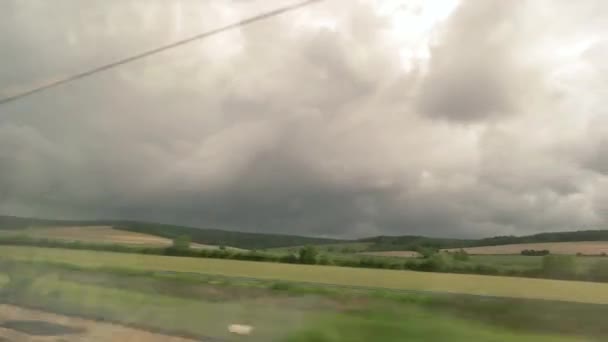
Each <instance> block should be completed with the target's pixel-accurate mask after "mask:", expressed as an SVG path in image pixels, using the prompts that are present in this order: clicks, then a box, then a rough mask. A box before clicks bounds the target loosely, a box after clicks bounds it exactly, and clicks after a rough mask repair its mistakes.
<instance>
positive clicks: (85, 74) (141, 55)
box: [0, 0, 323, 105]
mask: <svg viewBox="0 0 608 342" xmlns="http://www.w3.org/2000/svg"><path fill="white" fill-rule="evenodd" d="M321 1H323V0H307V1H304V2H299V3H295V4H293V5H289V6H284V7H281V8H278V9H275V10H272V11H270V12H265V13H261V14H258V15H256V16H253V17H250V18H247V19H243V20H240V21H238V22H236V23H233V24H229V25H227V26H223V27H220V28H217V29H214V30H211V31H207V32H204V33H201V34H197V35H195V36H192V37H190V38H186V39H183V40H179V41H176V42H174V43H171V44H168V45H164V46H161V47H158V48H155V49H151V50H148V51H144V52H141V53H139V54H136V55H133V56H130V57H126V58H123V59H120V60H117V61H114V62H112V63H108V64H104V65H101V66H99V67H96V68H94V69H90V70H87V71H84V72H81V73H78V74H74V75H72V76H68V77H66V78H62V79H60V80H57V81H54V82H51V83H47V84H44V85H42V86H39V87H36V88H33V89H30V90H27V91H24V92H21V93H18V94H16V95H12V96H9V97H5V98H3V99H0V105H3V104H6V103H9V102H13V101H16V100H19V99H22V98H25V97H27V96H30V95H33V94H36V93H40V92H42V91H45V90H47V89H50V88H54V87H57V86H60V85H63V84H66V83H69V82H73V81H76V80H79V79H81V78H85V77H89V76H91V75H94V74H96V73H99V72H102V71H106V70H109V69H113V68H116V67H118V66H121V65H124V64H127V63H131V62H134V61H136V60H139V59H142V58H146V57H149V56H151V55H154V54H157V53H160V52H163V51H166V50H169V49H173V48H176V47H179V46H181V45H185V44H188V43H191V42H193V41H196V40H201V39H205V38H208V37H210V36H214V35H217V34H219V33H223V32H226V31H230V30H233V29H236V28H239V27H242V26H245V25H249V24H253V23H255V22H258V21H262V20H265V19H268V18H271V17H274V16H277V15H280V14H284V13H286V12H291V11H294V10H297V9H300V8H302V7H305V6H308V5H312V4H313V3H316V2H321Z"/></svg>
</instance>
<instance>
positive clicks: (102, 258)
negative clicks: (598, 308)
mask: <svg viewBox="0 0 608 342" xmlns="http://www.w3.org/2000/svg"><path fill="white" fill-rule="evenodd" d="M0 257H2V258H6V259H13V260H26V261H47V262H59V263H66V264H72V265H78V266H83V267H89V268H96V267H97V268H99V267H110V268H117V267H119V268H123V269H132V270H156V271H175V272H195V273H204V274H219V275H226V276H234V277H249V278H261V279H277V280H287V281H294V282H313V283H320V284H335V285H345V286H361V287H378V288H387V289H399V290H414V291H434V292H448V293H464V294H475V295H487V296H501V297H519V298H536V299H549V300H563V301H573V302H584V303H597V304H608V284H605V283H587V282H577V281H557V280H546V279H527V278H515V277H492V276H479V275H464V274H445V273H424V272H412V271H392V270H376V269H355V268H347V267H332V266H307V265H291V264H275V263H257V262H245V261H236V260H220V259H200V258H184V257H166V256H156V255H138V254H123V253H110V252H94V251H78V250H63V249H49V248H36V247H13V246H3V247H2V248H1V249H0Z"/></svg>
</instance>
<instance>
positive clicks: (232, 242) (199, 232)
mask: <svg viewBox="0 0 608 342" xmlns="http://www.w3.org/2000/svg"><path fill="white" fill-rule="evenodd" d="M53 226H57V227H73V226H111V227H114V228H115V229H120V230H125V231H131V232H137V233H144V234H150V235H155V236H160V237H164V238H169V239H170V238H173V237H176V236H180V235H188V236H189V237H190V238H191V239H192V242H195V243H200V244H205V245H220V246H221V245H223V246H231V247H237V248H244V249H266V248H276V247H289V246H299V245H317V244H329V243H340V242H345V240H335V239H324V238H314V237H305V236H296V235H283V234H263V233H246V232H235V231H227V230H220V229H202V228H194V227H185V226H176V225H167V224H159V223H147V222H137V221H120V220H79V221H77V220H73V221H72V220H47V219H37V218H22V217H14V216H0V229H2V230H20V229H26V228H28V227H53Z"/></svg>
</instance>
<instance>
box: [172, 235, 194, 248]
mask: <svg viewBox="0 0 608 342" xmlns="http://www.w3.org/2000/svg"><path fill="white" fill-rule="evenodd" d="M190 242H191V240H190V237H189V236H187V235H180V236H177V237H175V238H173V246H172V247H173V248H175V249H180V250H181V249H190Z"/></svg>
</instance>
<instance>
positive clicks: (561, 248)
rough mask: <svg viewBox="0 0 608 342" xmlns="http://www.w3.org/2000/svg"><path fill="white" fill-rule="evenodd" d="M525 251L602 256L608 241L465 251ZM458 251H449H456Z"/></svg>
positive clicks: (541, 244) (475, 252) (486, 253)
mask: <svg viewBox="0 0 608 342" xmlns="http://www.w3.org/2000/svg"><path fill="white" fill-rule="evenodd" d="M525 249H533V250H545V249H546V250H549V251H550V252H551V253H553V254H577V253H581V254H584V255H601V254H602V253H606V254H608V241H582V242H544V243H522V244H515V245H501V246H483V247H469V248H464V250H465V251H466V252H467V253H469V254H478V255H484V254H485V255H488V254H520V253H521V251H523V250H525ZM455 250H458V249H448V251H455Z"/></svg>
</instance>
